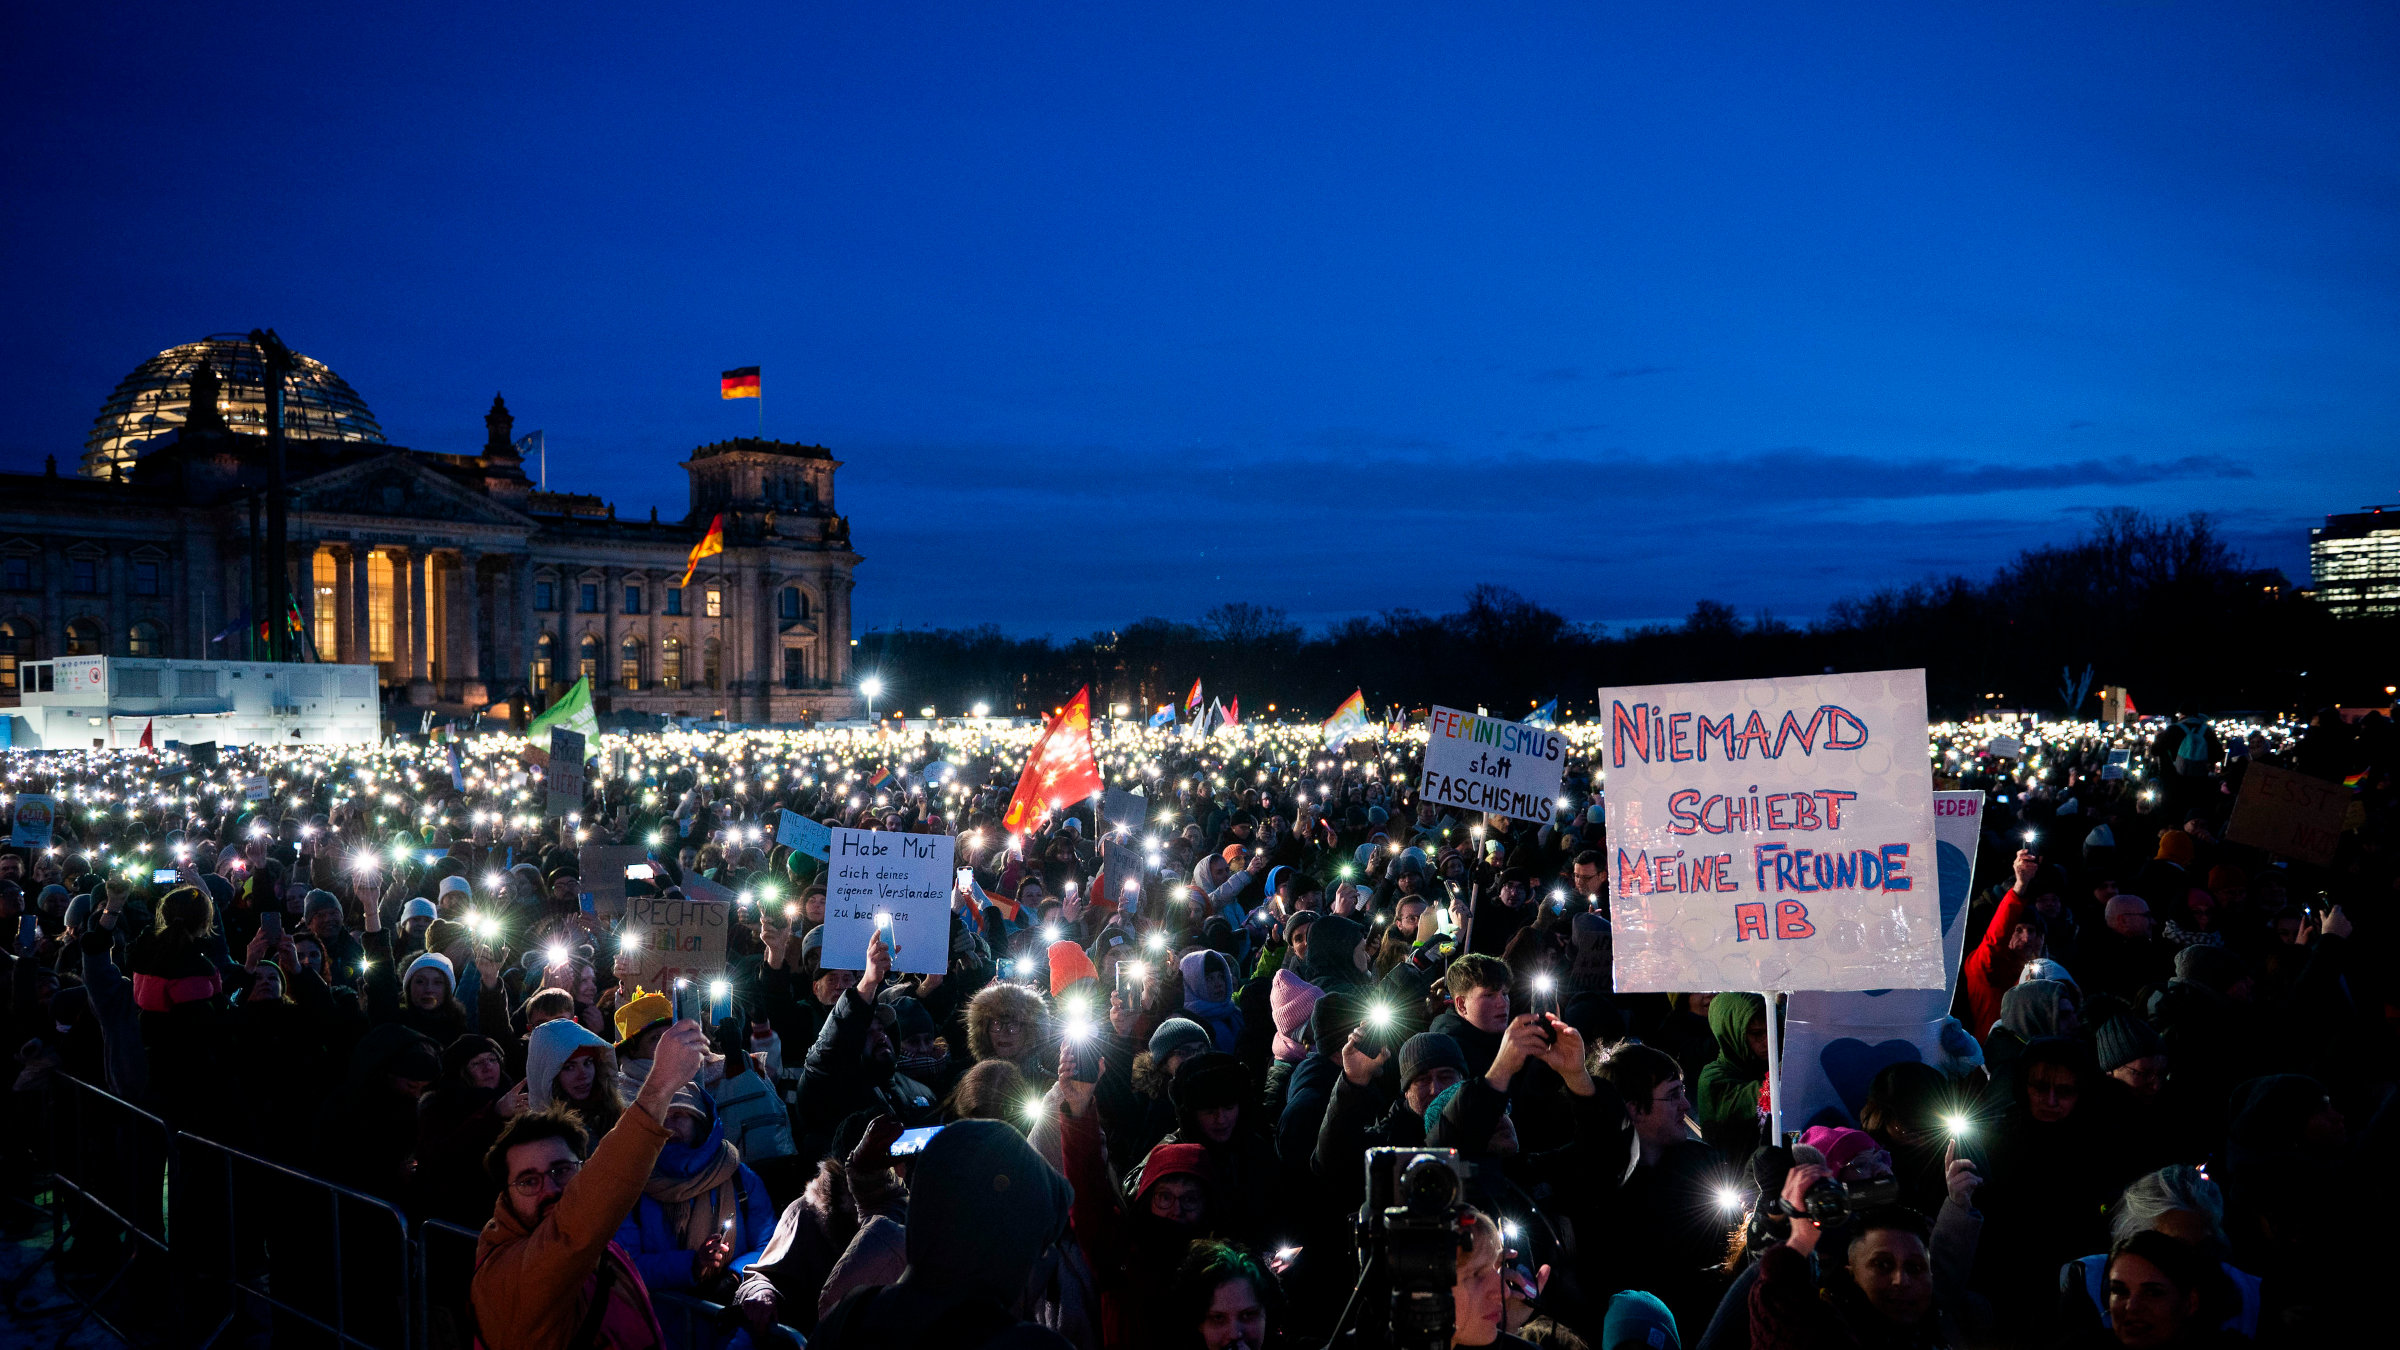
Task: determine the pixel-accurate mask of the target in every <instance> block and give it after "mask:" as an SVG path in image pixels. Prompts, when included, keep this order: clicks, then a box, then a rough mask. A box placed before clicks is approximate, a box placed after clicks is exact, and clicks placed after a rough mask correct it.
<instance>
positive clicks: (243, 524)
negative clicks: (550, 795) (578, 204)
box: [0, 337, 863, 723]
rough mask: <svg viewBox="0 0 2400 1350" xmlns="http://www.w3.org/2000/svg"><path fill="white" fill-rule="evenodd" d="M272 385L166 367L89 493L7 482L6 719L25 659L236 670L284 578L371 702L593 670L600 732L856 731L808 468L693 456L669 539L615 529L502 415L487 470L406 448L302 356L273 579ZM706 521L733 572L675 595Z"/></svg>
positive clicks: (132, 385)
mask: <svg viewBox="0 0 2400 1350" xmlns="http://www.w3.org/2000/svg"><path fill="white" fill-rule="evenodd" d="M265 378H266V377H265V376H264V374H263V372H262V371H261V368H260V366H259V364H258V363H257V361H256V359H255V356H254V355H251V354H249V348H248V344H247V340H246V339H243V338H239V337H229V338H211V339H207V340H205V341H202V342H198V343H188V344H184V345H183V346H181V347H176V348H170V349H169V350H168V351H166V352H162V353H160V355H159V356H158V357H155V358H153V359H152V360H151V361H148V362H145V363H143V365H142V367H141V368H140V369H138V370H136V371H135V372H134V374H133V375H131V376H128V377H127V381H126V383H125V384H123V385H120V386H119V388H118V390H117V392H116V394H115V395H113V396H112V397H111V398H110V400H109V402H108V404H107V406H106V407H104V408H103V410H102V413H101V416H100V419H99V421H98V422H97V424H96V425H95V427H94V430H93V433H92V436H91V438H90V440H89V442H88V443H87V447H86V452H85V456H84V460H83V466H82V467H83V472H82V473H81V474H79V475H75V476H62V475H60V474H59V472H58V470H57V464H56V460H55V459H53V460H52V462H51V465H50V468H49V470H48V472H46V473H43V474H4V475H0V704H6V703H10V702H13V701H14V696H15V694H16V692H17V682H18V675H17V670H16V667H17V665H18V663H20V662H23V661H26V660H31V659H39V658H43V657H53V656H81V655H90V656H128V657H138V656H168V657H179V658H187V659H210V658H214V659H233V660H239V659H247V658H249V657H250V656H251V655H252V654H253V652H254V647H253V642H254V640H255V639H256V635H257V634H258V633H259V631H260V622H261V620H262V619H264V618H266V617H267V616H264V615H263V614H259V613H255V612H254V610H263V609H264V608H265V604H264V601H263V600H262V599H260V598H259V597H261V596H263V594H264V588H263V587H262V586H259V585H257V584H254V583H257V582H258V581H259V580H260V579H261V577H262V575H263V573H262V570H261V569H263V568H265V567H267V566H271V565H276V563H277V562H279V563H280V565H281V566H282V567H283V568H284V569H285V570H286V573H287V575H288V577H289V579H290V591H291V594H292V596H293V598H294V600H295V601H296V608H297V611H298V612H297V621H298V624H299V627H300V630H301V636H302V639H303V641H304V642H305V644H306V646H307V648H308V650H309V651H310V652H311V653H313V654H315V655H316V656H317V657H318V658H319V659H321V660H324V661H340V662H347V663H355V664H371V665H373V666H374V667H375V668H376V670H377V671H378V674H379V681H380V684H381V688H382V695H383V698H384V700H385V702H386V703H387V704H395V703H405V704H409V705H415V706H420V707H430V706H440V707H443V708H447V709H453V710H487V711H489V712H490V713H491V714H493V715H495V716H505V717H511V718H517V719H522V718H523V717H525V716H527V715H528V713H529V711H532V710H538V709H539V708H541V707H543V706H546V704H547V703H548V702H549V701H550V700H551V699H554V698H555V697H557V696H558V694H560V693H562V692H564V690H565V689H566V688H567V687H569V686H571V685H572V684H573V683H574V682H575V680H576V678H577V677H578V676H585V675H588V676H589V677H591V680H592V687H593V693H594V695H595V699H596V705H597V707H598V708H599V710H600V712H601V715H602V718H603V720H604V721H605V720H608V719H609V718H610V717H611V716H612V714H658V715H670V716H691V717H724V718H728V719H730V720H733V721H738V722H753V723H762V722H763V723H798V722H806V721H815V720H827V719H840V718H849V717H855V716H858V715H860V713H861V712H862V710H863V700H861V699H860V698H859V696H858V694H857V691H856V689H855V688H854V687H853V685H852V682H851V678H850V656H851V647H850V592H851V585H852V576H853V571H854V569H855V568H856V567H857V565H858V563H859V561H860V559H859V555H858V554H857V553H855V552H853V551H852V550H851V547H850V527H849V522H848V521H847V520H845V519H843V518H842V517H841V516H840V515H838V514H836V513H835V510H834V475H835V472H836V471H837V470H839V469H840V468H841V464H840V462H839V461H837V460H835V459H834V458H833V457H832V456H831V454H829V453H828V452H827V451H826V450H825V449H824V448H823V447H821V446H813V445H798V444H791V443H786V442H782V441H769V440H759V439H752V438H741V439H736V440H730V441H723V442H719V443H716V444H712V445H704V446H701V447H699V448H698V449H696V450H694V451H693V452H692V453H691V455H690V456H689V458H688V459H686V460H685V461H684V462H683V464H682V466H681V467H682V468H683V470H684V472H685V473H686V475H687V476H688V479H689V483H690V489H691V492H690V503H691V505H690V509H689V510H688V511H687V513H686V514H685V516H684V517H683V518H682V519H681V520H672V521H661V520H659V519H658V518H657V514H656V512H655V511H653V512H652V513H651V518H650V519H648V520H620V519H619V518H618V517H617V512H616V508H615V507H614V506H613V505H611V504H609V503H607V502H606V501H604V500H602V499H601V498H599V497H597V496H585V495H578V494H571V493H563V492H542V491H538V490H536V488H535V487H534V484H533V482H532V481H531V480H530V479H529V478H528V477H527V476H526V474H525V470H524V464H523V460H522V458H521V456H520V454H519V452H518V449H517V447H516V444H515V442H514V425H513V419H512V418H511V416H510V414H509V411H508V408H507V406H506V405H505V404H504V403H503V402H502V401H501V400H500V399H499V398H498V397H495V398H494V399H493V400H492V407H491V410H490V412H488V413H487V414H486V415H485V417H484V425H485V431H486V435H485V440H484V444H483V445H482V447H481V448H480V449H479V450H477V451H475V452H474V453H466V454H453V453H444V452H433V451H419V450H410V449H405V448H402V447H399V446H394V445H391V444H389V443H387V442H385V441H384V439H383V435H382V432H381V430H380V428H378V427H377V425H376V423H375V422H374V419H373V416H372V414H371V413H369V412H368V411H367V409H366V406H365V404H364V403H363V401H360V400H359V399H358V398H357V396H356V395H355V394H354V393H351V392H350V390H349V386H347V385H346V384H342V383H341V381H340V378H339V377H338V376H335V375H334V374H333V373H332V372H331V371H330V370H328V369H326V368H325V367H323V366H322V365H321V364H319V363H316V362H311V361H307V360H306V358H302V367H301V369H300V370H299V371H297V372H295V373H294V374H293V375H292V376H291V377H290V383H289V385H287V391H286V418H285V426H286V454H285V466H286V467H285V479H286V484H287V493H288V496H287V500H288V503H289V505H288V513H289V518H288V524H287V529H286V534H287V539H288V547H287V549H286V555H285V556H284V557H283V558H282V559H280V560H276V562H270V561H269V560H267V559H265V558H264V557H263V556H262V555H263V552H264V545H263V541H264V539H265V537H266V536H265V529H264V513H263V504H262V503H263V497H264V494H265V488H266V484H267V481H268V473H267V470H268V465H267V439H266V437H265V435H264V434H262V433H263V428H264V422H263V409H264V407H265V404H266V399H265V390H264V385H263V381H264V379H265ZM295 409H297V411H298V412H299V414H300V415H298V416H295V415H294V412H295ZM719 516H722V518H723V521H724V543H725V551H724V552H723V553H722V554H719V555H716V556H714V557H710V558H706V559H703V560H702V561H701V563H700V565H699V568H698V570H697V571H696V572H695V573H694V574H693V576H692V578H691V583H690V584H689V585H688V586H685V585H680V584H679V583H680V582H681V580H682V577H683V572H684V566H685V560H686V558H687V557H688V555H689V554H690V552H691V549H692V547H693V545H695V544H696V543H698V542H699V541H700V539H701V537H702V535H703V534H704V533H705V532H706V531H707V528H708V525H709V522H710V521H711V520H712V519H715V518H717V517H719ZM286 621H287V622H289V619H288V618H287V620H286Z"/></svg>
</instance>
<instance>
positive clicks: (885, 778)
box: [867, 764, 892, 792]
mask: <svg viewBox="0 0 2400 1350" xmlns="http://www.w3.org/2000/svg"><path fill="white" fill-rule="evenodd" d="M890 781H892V766H891V765H889V764H886V765H884V766H883V767H882V768H880V769H877V770H876V771H875V776H874V777H873V778H870V779H868V780H867V791H869V792H873V791H874V790H875V789H877V788H879V787H882V786H883V785H884V784H886V783H888V782H890Z"/></svg>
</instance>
